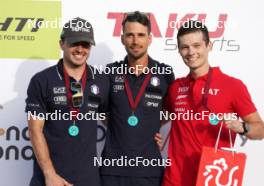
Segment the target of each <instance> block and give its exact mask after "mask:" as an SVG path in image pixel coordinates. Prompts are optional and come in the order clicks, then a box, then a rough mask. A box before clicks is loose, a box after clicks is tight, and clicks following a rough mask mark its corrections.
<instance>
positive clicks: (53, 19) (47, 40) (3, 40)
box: [0, 0, 61, 59]
mask: <svg viewBox="0 0 264 186" xmlns="http://www.w3.org/2000/svg"><path fill="white" fill-rule="evenodd" d="M0 7H2V9H1V11H0V58H27V59H28V58H34V59H57V58H59V57H60V49H59V47H58V40H59V36H60V30H61V26H60V20H61V2H59V1H19V0H17V1H0ZM3 7H4V8H3ZM21 7H23V8H21ZM47 10H48V11H47Z"/></svg>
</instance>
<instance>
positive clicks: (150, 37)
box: [148, 34, 152, 45]
mask: <svg viewBox="0 0 264 186" xmlns="http://www.w3.org/2000/svg"><path fill="white" fill-rule="evenodd" d="M151 43H152V34H149V35H148V45H150V44H151Z"/></svg>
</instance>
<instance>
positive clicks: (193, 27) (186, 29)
mask: <svg viewBox="0 0 264 186" xmlns="http://www.w3.org/2000/svg"><path fill="white" fill-rule="evenodd" d="M194 32H202V34H203V38H204V41H205V44H206V46H207V45H208V43H209V41H210V39H209V33H208V29H207V27H206V26H205V25H204V24H203V23H202V22H200V21H194V20H190V21H187V22H184V24H183V25H182V26H181V27H180V28H179V30H178V34H177V42H178V45H179V44H180V43H179V38H180V37H181V36H183V35H186V34H190V33H194Z"/></svg>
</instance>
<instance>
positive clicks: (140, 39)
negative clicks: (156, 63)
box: [121, 22, 152, 60]
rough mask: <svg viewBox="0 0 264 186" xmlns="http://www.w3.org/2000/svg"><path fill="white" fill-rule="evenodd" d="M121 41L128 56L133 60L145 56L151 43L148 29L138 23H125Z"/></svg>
mask: <svg viewBox="0 0 264 186" xmlns="http://www.w3.org/2000/svg"><path fill="white" fill-rule="evenodd" d="M121 39H122V43H123V45H124V46H125V49H126V51H127V54H128V56H130V57H132V58H134V59H135V60H136V59H139V58H141V57H143V56H144V55H146V54H147V50H148V46H149V45H150V43H151V41H152V37H151V35H150V34H149V33H148V28H147V27H146V26H144V25H142V24H140V23H138V22H126V24H125V27H124V33H123V35H122V36H121Z"/></svg>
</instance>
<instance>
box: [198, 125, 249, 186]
mask: <svg viewBox="0 0 264 186" xmlns="http://www.w3.org/2000/svg"><path fill="white" fill-rule="evenodd" d="M222 125H223V123H221V127H220V130H219V134H218V137H217V142H216V146H215V148H212V147H203V148H202V156H201V159H200V165H199V171H198V176H197V181H196V186H242V180H243V173H244V168H245V163H246V155H245V154H244V153H236V152H234V151H233V150H232V149H233V148H232V147H233V145H232V140H231V132H230V131H229V136H230V146H231V150H232V151H224V150H220V149H218V148H217V147H218V142H219V138H220V133H221V129H222Z"/></svg>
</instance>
